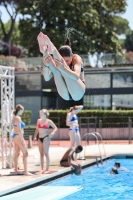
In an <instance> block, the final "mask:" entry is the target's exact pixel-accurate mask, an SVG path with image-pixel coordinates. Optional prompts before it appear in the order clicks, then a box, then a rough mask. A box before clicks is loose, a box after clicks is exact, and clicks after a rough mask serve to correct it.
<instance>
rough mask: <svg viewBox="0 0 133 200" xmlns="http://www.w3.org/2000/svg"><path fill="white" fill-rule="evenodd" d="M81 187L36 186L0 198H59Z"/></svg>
mask: <svg viewBox="0 0 133 200" xmlns="http://www.w3.org/2000/svg"><path fill="white" fill-rule="evenodd" d="M81 189H83V187H81V186H44V185H41V186H37V187H34V188H31V189H27V190H24V191H21V192H17V193H14V194H10V195H7V196H3V197H1V198H2V200H44V199H46V200H59V199H62V198H64V197H66V196H68V195H70V194H73V193H75V192H78V191H80V190H81Z"/></svg>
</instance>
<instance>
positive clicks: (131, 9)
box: [0, 0, 133, 30]
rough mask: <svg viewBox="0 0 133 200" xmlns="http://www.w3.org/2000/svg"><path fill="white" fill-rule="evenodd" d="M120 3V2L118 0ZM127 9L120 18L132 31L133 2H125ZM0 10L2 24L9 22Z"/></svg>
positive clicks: (3, 11)
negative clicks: (127, 23) (125, 20)
mask: <svg viewBox="0 0 133 200" xmlns="http://www.w3.org/2000/svg"><path fill="white" fill-rule="evenodd" d="M118 1H120V0H118ZM127 4H128V5H127V7H126V12H125V13H124V14H122V15H121V17H123V18H125V19H127V20H128V21H129V27H130V28H131V30H133V0H127ZM0 10H1V11H2V20H3V22H4V23H6V22H8V20H9V15H8V14H7V12H6V11H5V9H4V7H1V6H0ZM19 17H20V15H18V16H17V21H18V19H19Z"/></svg>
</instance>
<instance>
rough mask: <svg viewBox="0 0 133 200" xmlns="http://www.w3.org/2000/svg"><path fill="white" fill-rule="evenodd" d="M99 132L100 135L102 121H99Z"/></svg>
mask: <svg viewBox="0 0 133 200" xmlns="http://www.w3.org/2000/svg"><path fill="white" fill-rule="evenodd" d="M99 132H100V134H101V135H102V120H101V119H99Z"/></svg>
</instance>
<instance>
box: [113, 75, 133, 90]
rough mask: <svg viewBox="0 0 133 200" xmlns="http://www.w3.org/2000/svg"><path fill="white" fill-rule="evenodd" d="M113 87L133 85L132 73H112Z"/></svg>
mask: <svg viewBox="0 0 133 200" xmlns="http://www.w3.org/2000/svg"><path fill="white" fill-rule="evenodd" d="M113 87H114V88H122V87H133V73H115V74H113Z"/></svg>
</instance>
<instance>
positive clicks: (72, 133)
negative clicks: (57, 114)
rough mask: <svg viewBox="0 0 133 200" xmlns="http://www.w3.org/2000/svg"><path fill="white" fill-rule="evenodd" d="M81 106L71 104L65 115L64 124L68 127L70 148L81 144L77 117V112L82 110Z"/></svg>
mask: <svg viewBox="0 0 133 200" xmlns="http://www.w3.org/2000/svg"><path fill="white" fill-rule="evenodd" d="M82 108H83V106H82V105H80V106H73V107H71V108H70V111H69V113H67V117H66V125H67V126H69V127H70V129H69V137H70V142H71V145H70V148H72V147H74V146H75V145H76V146H78V145H81V138H80V133H79V124H78V117H77V113H79V112H80V111H81V110H82Z"/></svg>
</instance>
